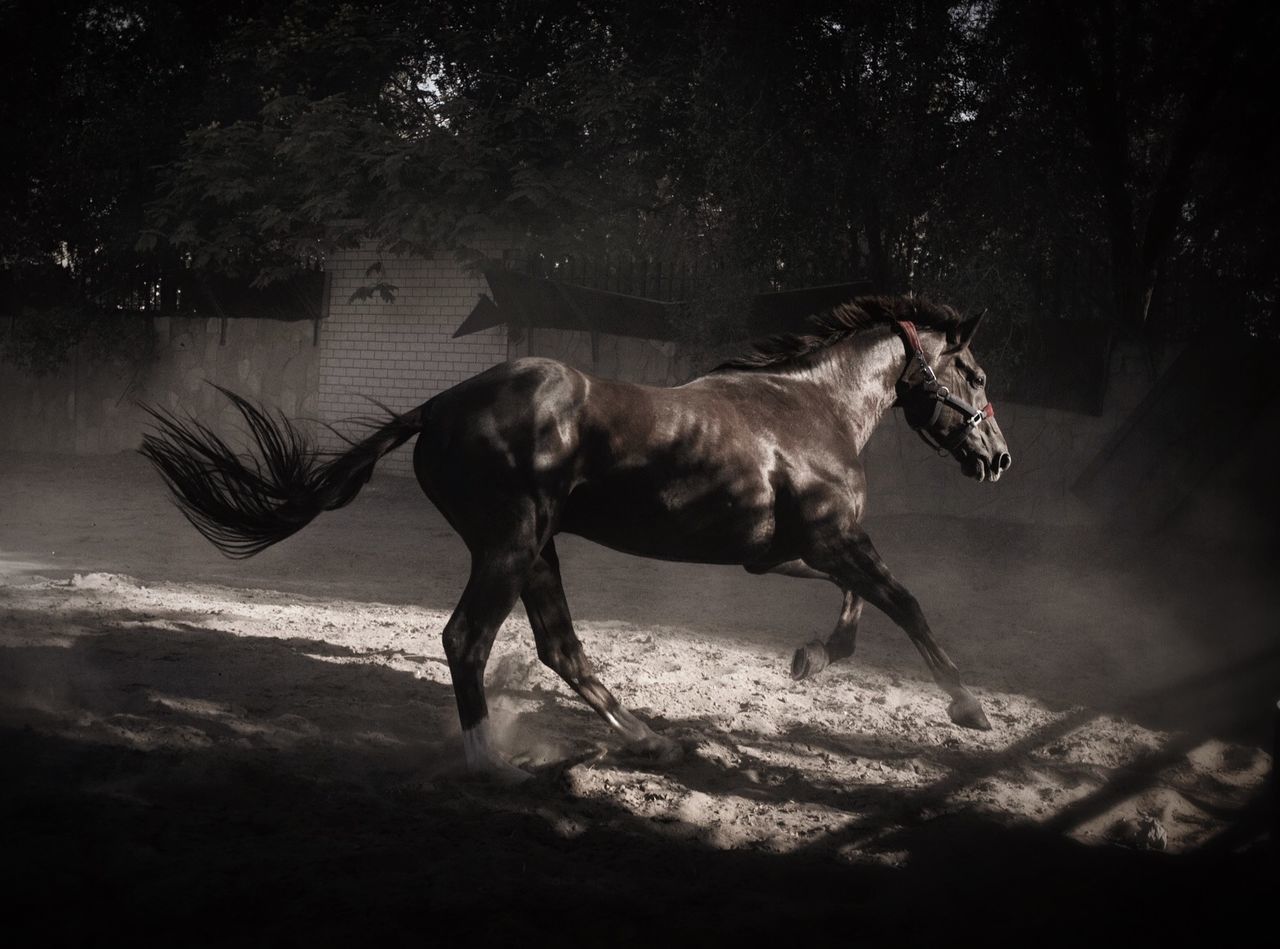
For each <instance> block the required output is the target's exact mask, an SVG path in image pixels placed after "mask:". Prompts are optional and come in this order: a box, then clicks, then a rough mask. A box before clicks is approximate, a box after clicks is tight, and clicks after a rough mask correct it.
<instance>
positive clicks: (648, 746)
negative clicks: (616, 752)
mask: <svg viewBox="0 0 1280 949" xmlns="http://www.w3.org/2000/svg"><path fill="white" fill-rule="evenodd" d="M623 752H624V753H625V754H626V755H627V756H628V757H631V758H640V759H642V760H644V761H649V762H652V763H653V764H661V765H667V764H676V763H677V762H679V761H680V760H681V759H683V758H684V748H682V747H681V746H680V743H679V742H677V741H672V740H671V739H670V738H664V737H663V736H662V735H658V734H652V735H647V736H645V737H644V738H637V739H636V740H635V741H629V742H627V743H626V744H625V745H624V746H623Z"/></svg>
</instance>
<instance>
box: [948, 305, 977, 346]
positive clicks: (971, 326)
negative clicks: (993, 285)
mask: <svg viewBox="0 0 1280 949" xmlns="http://www.w3.org/2000/svg"><path fill="white" fill-rule="evenodd" d="M986 315H987V311H986V310H982V311H981V312H979V313H978V315H977V316H971V317H969V318H968V319H966V320H961V321H960V322H959V323H957V324H956V325H955V326H953V327H952V328H951V329H949V330H947V349H946V352H948V353H958V352H960V350H962V349H964V348H965V347H967V346H968V345H969V343H970V342H971V341H972V340H973V334H974V333H976V332H978V324H980V323H981V322H982V318H983V317H984V316H986Z"/></svg>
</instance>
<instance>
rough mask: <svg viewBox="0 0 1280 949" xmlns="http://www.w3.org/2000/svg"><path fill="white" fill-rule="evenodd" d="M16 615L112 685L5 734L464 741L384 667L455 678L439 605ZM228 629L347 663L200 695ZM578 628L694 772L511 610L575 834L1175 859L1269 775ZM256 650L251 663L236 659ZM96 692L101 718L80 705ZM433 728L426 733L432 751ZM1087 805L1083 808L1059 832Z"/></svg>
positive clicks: (133, 607)
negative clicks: (202, 651) (596, 705)
mask: <svg viewBox="0 0 1280 949" xmlns="http://www.w3.org/2000/svg"><path fill="white" fill-rule="evenodd" d="M3 605H4V609H5V610H6V612H7V614H8V616H9V618H10V622H8V623H7V624H6V631H5V634H4V638H3V639H0V646H3V647H5V648H7V649H11V650H14V652H13V653H12V655H13V656H15V657H17V656H18V655H19V651H20V650H26V651H31V650H33V649H34V650H36V651H37V652H38V651H39V649H40V647H50V646H58V647H62V648H63V649H64V650H68V647H74V646H76V645H78V644H82V643H84V642H86V641H93V642H95V643H97V644H98V645H100V646H102V647H103V648H101V649H98V650H96V651H95V652H94V653H93V660H92V661H93V663H94V664H96V665H94V666H93V668H92V670H91V671H92V672H93V673H94V674H102V675H103V677H104V682H105V683H106V684H104V685H103V686H102V687H101V689H99V691H97V692H94V691H93V688H92V682H91V681H90V685H89V686H85V685H84V684H83V683H82V684H81V685H80V686H78V689H79V691H77V692H76V693H75V694H74V695H72V694H67V695H60V694H59V693H58V690H57V689H56V688H53V687H51V685H50V683H49V682H48V681H47V678H46V679H42V678H41V676H42V673H41V671H40V669H41V668H42V667H39V666H38V665H33V666H32V670H33V671H32V672H31V674H30V676H29V679H28V681H19V679H6V682H7V683H8V687H7V689H6V692H5V694H4V695H3V696H2V697H0V720H3V721H5V722H15V721H17V722H22V723H24V724H30V725H32V727H37V728H40V729H46V730H49V731H51V732H56V733H59V734H67V735H74V736H76V737H79V738H81V739H84V740H93V741H106V742H116V743H124V744H128V745H130V746H133V747H137V748H142V749H157V748H169V749H174V750H182V749H191V748H204V749H218V748H294V747H299V746H302V745H306V746H307V747H315V748H322V749H323V748H325V747H327V748H328V750H329V751H331V752H333V753H334V754H335V755H338V756H341V754H344V753H350V752H352V751H354V750H360V751H361V752H362V753H372V752H375V751H379V750H381V751H385V752H388V753H390V752H395V753H399V754H406V755H411V754H414V753H415V752H414V749H416V748H418V747H420V746H422V745H424V744H425V743H428V742H431V741H433V742H436V743H437V747H436V748H435V753H437V754H438V752H439V747H438V743H440V742H443V741H444V740H445V739H446V738H447V737H448V736H449V735H450V734H451V733H454V732H455V730H456V725H454V724H453V722H452V719H451V709H448V708H436V707H433V708H432V709H428V710H425V711H424V710H423V709H418V708H414V707H413V706H412V703H411V702H410V701H409V700H408V699H406V698H405V697H404V695H412V690H411V689H409V690H405V693H404V695H401V694H399V693H397V695H396V696H395V697H394V700H392V699H391V698H388V697H387V696H386V694H385V693H386V688H387V686H386V682H387V680H386V679H385V676H386V674H388V673H396V674H404V675H407V676H412V677H413V679H416V680H419V681H420V682H422V681H425V682H430V683H435V684H437V685H439V686H442V687H443V686H447V685H448V683H449V674H448V667H447V665H446V663H445V661H444V655H443V652H442V649H441V646H440V632H441V630H442V628H443V626H444V623H445V622H446V620H447V618H448V614H447V613H445V612H443V611H440V610H429V609H423V608H419V607H414V606H395V605H384V604H371V603H359V602H351V601H343V600H313V599H305V598H300V597H297V596H286V595H282V594H276V593H270V592H263V591H250V590H238V589H230V588H225V587H216V586H195V585H189V584H170V583H157V584H150V585H143V584H140V583H138V582H137V581H134V580H132V579H131V578H129V577H124V576H119V575H113V574H102V573H97V574H87V575H77V576H75V577H74V578H72V579H71V580H70V581H52V580H41V579H29V580H28V581H27V582H24V583H21V584H10V585H9V586H7V587H6V590H5V600H4V604H3ZM128 632H136V633H139V634H145V637H146V642H147V643H149V644H151V645H149V646H148V647H147V648H148V649H150V650H151V651H150V652H148V653H147V654H146V655H145V656H139V655H137V654H132V655H131V654H129V653H128V648H130V647H127V646H126V645H125V643H127V642H128V640H125V641H122V642H115V641H114V640H111V639H110V637H111V635H112V634H113V633H115V634H119V633H128ZM214 634H217V636H222V637H227V636H230V637H235V638H238V639H245V640H249V639H252V641H253V642H254V643H259V642H266V641H274V643H275V644H274V645H272V646H271V647H270V648H272V649H276V648H279V649H282V650H284V651H285V653H286V654H288V655H291V656H296V657H298V659H299V660H307V661H310V662H312V663H318V664H320V665H321V666H322V667H328V668H332V669H333V673H332V676H333V678H332V679H328V678H326V679H324V680H323V684H318V683H317V681H314V680H310V681H301V682H297V681H291V680H289V679H288V678H287V677H284V676H281V677H275V678H261V679H254V678H253V677H252V676H251V675H250V674H249V673H250V672H252V671H253V670H252V669H249V668H247V667H245V666H235V665H232V664H230V663H231V659H230V657H228V658H227V663H228V665H227V666H226V672H227V674H228V675H230V676H242V677H243V679H244V683H243V684H242V692H241V693H237V696H238V697H237V699H236V700H235V701H224V700H217V699H212V698H208V697H202V696H201V694H200V691H201V690H200V688H199V682H197V681H196V680H195V678H194V677H195V676H197V675H209V674H210V671H209V670H210V669H219V668H220V667H219V658H218V655H217V654H216V653H215V654H213V655H212V656H203V657H202V658H201V662H200V664H196V663H194V662H192V661H190V660H191V657H192V655H193V650H195V649H196V648H197V647H198V646H199V644H200V643H201V642H202V641H204V640H206V639H207V640H208V641H209V642H211V643H212V642H216V641H218V640H217V639H216V637H215V635H214ZM580 635H581V637H582V639H583V642H584V644H585V646H586V649H587V652H588V654H589V655H590V656H591V657H592V659H593V661H594V662H595V665H596V666H597V669H598V671H599V674H600V676H601V678H602V679H603V680H604V681H605V682H606V683H608V684H609V685H610V686H611V687H612V688H614V690H615V691H616V692H617V694H618V696H619V698H620V699H621V700H622V701H623V702H624V703H625V704H627V705H629V706H631V707H632V708H634V709H636V710H637V711H638V712H639V713H640V714H642V715H645V716H647V717H650V718H652V719H655V720H656V723H657V724H658V726H659V727H660V728H662V729H663V730H664V731H665V732H666V733H667V734H669V735H671V736H673V737H675V738H676V739H677V740H679V741H680V742H681V743H682V744H683V745H684V746H685V749H686V760H685V761H684V762H682V763H681V764H679V765H676V766H673V767H670V768H667V769H664V770H661V771H659V770H650V769H646V768H645V767H644V766H643V765H642V764H638V763H636V762H634V761H629V760H626V759H625V758H623V757H621V756H620V755H619V754H618V749H617V742H616V741H615V740H614V738H613V737H612V735H611V734H610V733H609V732H608V730H607V729H606V728H605V727H604V725H603V724H602V723H600V722H598V721H597V720H596V719H595V718H593V717H591V716H590V715H589V714H587V713H586V712H585V711H584V706H582V705H581V703H580V702H579V701H578V700H577V699H576V698H575V697H574V696H573V695H572V694H571V693H569V691H568V689H567V688H566V687H565V686H564V685H563V684H562V683H561V682H560V681H559V680H558V679H557V678H556V677H555V676H554V675H553V674H552V673H550V672H549V671H548V670H547V669H546V668H545V667H543V666H542V665H541V664H540V663H539V662H538V661H537V659H536V656H535V651H534V647H533V642H532V637H531V634H530V632H529V629H528V625H527V623H526V621H525V619H524V617H523V615H518V616H516V617H513V618H511V619H509V620H508V621H507V623H506V625H505V626H504V628H503V631H502V633H501V634H500V636H499V639H498V643H497V645H496V646H495V649H494V652H493V655H492V658H491V660H490V665H489V686H490V690H491V693H492V703H491V705H492V712H493V720H494V733H495V736H496V739H497V741H498V742H499V744H500V746H502V747H503V749H504V751H505V752H506V753H507V754H508V755H510V756H511V757H512V758H513V759H514V760H516V761H517V762H519V763H521V764H523V765H525V766H527V767H530V768H534V769H538V768H544V769H545V768H550V767H554V766H555V765H556V764H557V762H565V761H570V760H578V759H580V763H577V764H572V765H571V766H566V767H565V769H564V773H563V787H564V789H565V791H564V793H565V795H566V797H565V803H564V806H563V807H562V808H558V809H555V810H554V813H553V812H550V811H549V812H548V817H547V819H548V822H549V823H550V824H551V826H553V827H554V828H556V829H557V830H558V831H559V832H560V833H562V834H563V835H565V836H567V837H572V836H575V835H577V834H580V833H582V832H583V829H584V821H589V820H590V818H589V817H587V816H584V814H583V812H575V811H574V806H575V804H574V802H577V803H578V804H580V805H584V806H585V805H589V804H591V803H592V802H597V803H601V802H605V803H608V804H609V805H610V807H611V808H613V809H615V810H617V809H620V810H621V811H622V812H625V813H627V814H629V815H631V816H632V817H634V818H639V819H641V820H644V821H646V822H648V823H649V824H651V825H652V826H653V828H654V829H655V832H656V833H659V834H663V835H669V836H674V837H680V838H691V839H696V840H699V841H702V842H704V843H706V844H708V845H710V846H713V847H718V848H754V849H762V850H767V851H773V852H789V851H795V850H799V849H804V848H824V847H825V848H829V849H831V850H832V851H833V852H836V853H838V854H840V855H842V856H844V857H845V858H847V859H850V860H854V861H872V862H879V863H887V864H889V865H898V864H901V863H902V862H904V861H906V860H907V859H909V855H904V854H903V853H902V852H900V851H899V850H895V849H893V846H892V845H891V844H890V843H889V842H888V841H889V840H890V838H891V836H892V833H893V832H894V831H895V830H896V829H898V828H900V827H902V826H904V825H909V824H915V823H919V822H920V821H924V820H928V819H930V818H935V817H939V816H943V815H948V814H956V813H961V812H963V813H974V812H976V813H980V814H982V815H985V816H987V817H992V818H995V819H997V820H1001V821H1007V822H1010V823H1018V822H1027V823H1038V824H1042V825H1044V826H1046V827H1054V828H1056V829H1059V830H1060V831H1061V832H1062V833H1066V834H1071V835H1074V836H1076V837H1077V838H1078V839H1082V840H1088V841H1091V842H1096V843H1127V844H1129V845H1135V838H1134V837H1133V836H1132V834H1131V833H1129V832H1130V831H1132V830H1133V828H1136V827H1139V826H1147V825H1146V824H1144V823H1143V822H1144V821H1145V822H1147V823H1148V824H1150V822H1152V821H1155V822H1158V826H1159V829H1160V834H1161V835H1162V839H1161V841H1160V844H1159V845H1160V846H1162V847H1164V848H1167V849H1168V850H1170V851H1178V850H1185V849H1188V848H1193V847H1196V846H1198V845H1199V844H1201V843H1203V842H1205V841H1206V840H1209V839H1210V838H1212V837H1213V836H1214V835H1215V834H1216V833H1218V832H1219V831H1221V829H1222V828H1223V826H1224V818H1223V817H1222V816H1221V815H1223V814H1224V813H1230V811H1231V809H1232V808H1236V807H1239V806H1240V805H1241V804H1242V802H1244V801H1245V800H1247V799H1248V798H1249V797H1250V796H1251V795H1253V794H1255V793H1257V791H1258V790H1259V788H1260V787H1261V786H1262V783H1263V782H1264V780H1265V777H1266V774H1267V773H1268V771H1269V769H1270V766H1271V762H1270V758H1269V757H1268V756H1267V755H1266V754H1265V753H1264V752H1262V751H1261V750H1258V749H1253V748H1246V747H1242V746H1238V745H1231V744H1227V743H1224V742H1218V741H1213V742H1188V741H1186V739H1185V737H1184V736H1178V735H1171V734H1166V733H1162V732H1157V731H1153V730H1150V729H1146V728H1142V727H1140V726H1138V725H1135V724H1133V723H1131V722H1128V721H1125V720H1124V719H1122V718H1117V717H1115V716H1110V715H1107V716H1104V715H1099V714H1095V713H1093V712H1091V711H1089V710H1087V709H1080V708H1076V709H1068V710H1065V711H1064V710H1057V711H1054V710H1051V709H1049V708H1047V707H1046V706H1045V705H1043V704H1042V703H1040V702H1038V701H1036V700H1035V699H1032V698H1029V697H1027V696H1022V695H1017V694H1012V693H1002V692H991V691H982V690H977V691H978V694H979V696H980V698H981V699H982V701H983V702H984V704H985V706H986V708H987V710H988V712H989V714H990V717H991V719H992V722H993V725H994V727H993V729H992V730H991V731H990V732H986V733H977V732H969V731H964V730H961V729H957V728H955V727H954V726H952V725H951V723H950V722H949V721H948V720H947V717H946V713H945V701H944V699H943V697H942V695H941V694H940V693H939V692H938V691H937V690H936V688H935V687H934V686H933V684H932V683H931V682H928V681H926V680H924V679H923V678H912V677H906V676H901V675H896V674H893V673H890V672H885V671H882V670H877V669H872V668H864V667H860V666H859V665H858V664H857V663H856V662H853V663H851V664H848V665H844V666H838V667H833V668H832V669H830V670H828V671H827V672H825V673H823V675H821V676H820V677H818V678H816V679H814V680H810V681H805V682H799V683H797V682H793V681H792V680H791V679H790V677H789V675H788V668H789V666H788V658H789V657H787V656H783V655H778V654H776V653H774V652H771V651H769V650H768V649H766V648H764V647H762V646H760V645H758V644H752V643H747V642H734V641H729V640H726V639H724V638H716V639H715V640H714V641H711V640H707V639H705V638H703V637H700V636H699V635H698V634H697V633H696V632H695V631H691V630H685V629H678V628H672V627H652V628H645V629H641V628H638V627H635V626H631V625H628V624H622V623H612V622H594V623H593V622H587V623H582V624H580ZM133 648H136V649H140V648H142V647H140V646H139V647H133ZM68 651H70V650H68ZM24 655H25V653H24ZM143 659H145V660H146V662H145V663H143V662H142V660H143ZM31 661H32V662H34V659H32V660H31ZM41 661H44V660H43V659H42V660H41ZM252 661H253V659H252V654H249V656H248V658H246V657H245V656H241V657H239V658H238V659H237V660H236V662H240V663H245V662H250V663H251V662H252ZM130 662H132V663H134V664H135V665H136V666H138V667H139V668H143V670H144V672H146V670H147V669H151V668H153V666H154V668H156V669H160V668H161V666H163V667H164V668H163V670H162V671H163V675H162V676H161V674H160V673H159V672H157V673H156V674H155V675H154V676H153V675H151V674H150V673H147V675H148V679H146V680H144V681H139V682H127V683H114V680H112V679H111V676H110V671H111V667H112V665H113V664H123V663H130ZM186 662H190V668H191V671H186V667H185V666H184V663H186ZM148 664H153V665H148ZM51 668H58V667H56V666H54V667H51ZM197 669H200V670H203V672H196V671H195V670H197ZM81 671H83V670H81ZM85 674H86V675H88V673H85ZM138 674H139V675H142V674H143V673H138ZM324 675H326V676H328V675H329V673H325V674H324ZM155 678H163V680H164V681H163V685H159V684H157V683H156V682H154V681H151V680H152V679H155ZM405 681H409V680H405ZM321 688H323V689H324V690H325V691H324V692H323V694H320V693H318V691H317V690H319V689H321ZM185 690H189V691H191V693H192V694H186V691H185ZM440 691H442V690H437V692H440ZM86 696H88V698H86ZM90 699H92V705H93V707H85V705H86V703H88V702H89V700H90ZM339 715H342V716H349V717H350V716H353V717H355V721H354V724H351V723H349V726H350V727H349V728H348V729H347V730H346V731H345V732H344V733H343V738H342V740H341V741H338V740H337V739H336V738H334V737H333V733H332V730H331V728H330V727H329V726H328V725H327V724H326V723H327V722H328V721H330V720H332V719H333V717H334V716H339ZM427 729H434V731H432V732H430V734H431V736H432V737H431V738H430V739H428V738H425V737H424V735H425V734H426V731H425V730H427ZM1179 742H1185V743H1186V748H1185V749H1182V746H1181V745H1180V744H1179ZM1170 749H1173V753H1170ZM1160 755H1165V756H1166V757H1167V758H1168V759H1169V760H1167V761H1164V760H1162V761H1161V763H1160V767H1159V768H1158V770H1157V771H1156V772H1154V773H1152V774H1150V775H1148V776H1147V779H1146V780H1144V781H1143V782H1141V783H1140V784H1139V785H1138V786H1136V787H1135V790H1134V791H1133V792H1132V793H1126V794H1123V795H1120V796H1118V797H1117V799H1116V800H1114V801H1109V800H1108V801H1106V802H1105V803H1104V804H1100V805H1098V806H1093V807H1091V806H1089V805H1090V804H1091V802H1094V801H1097V800H1100V797H1099V796H1100V795H1102V794H1104V793H1105V792H1106V791H1107V789H1108V788H1109V787H1111V786H1112V785H1113V784H1114V782H1115V780H1116V778H1117V776H1119V775H1124V774H1127V773H1128V770H1130V769H1132V768H1133V767H1134V766H1135V765H1136V764H1141V763H1143V762H1149V761H1151V760H1152V759H1153V757H1154V758H1159V756H1160ZM575 756H576V757H575ZM327 760H329V759H328V758H326V761H327ZM513 806H516V805H513ZM1077 811H1079V813H1080V814H1081V817H1080V819H1078V820H1074V819H1072V820H1067V819H1066V818H1068V817H1070V816H1071V815H1072V814H1075V813H1076V812H1077ZM1126 834H1129V835H1128V836H1126ZM882 842H883V843H882Z"/></svg>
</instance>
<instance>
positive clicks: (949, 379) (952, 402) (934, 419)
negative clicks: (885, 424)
mask: <svg viewBox="0 0 1280 949" xmlns="http://www.w3.org/2000/svg"><path fill="white" fill-rule="evenodd" d="M981 322H982V314H981V313H979V314H978V315H977V316H975V317H971V318H970V319H967V320H962V321H961V322H959V323H957V324H956V325H955V326H954V327H952V328H951V329H949V330H948V331H947V336H946V342H945V344H944V346H943V348H942V351H941V352H940V353H939V355H938V357H937V363H936V366H935V367H934V373H935V374H936V381H935V382H932V383H930V382H928V381H927V379H923V378H919V377H918V378H916V379H915V380H913V382H912V383H911V385H910V387H909V388H908V389H907V390H905V392H904V394H903V395H902V396H901V398H900V402H901V404H902V405H903V407H904V408H905V409H906V413H907V421H908V423H909V424H910V425H911V427H912V428H914V429H916V431H918V432H920V433H921V435H922V436H924V437H925V440H926V441H928V442H930V443H931V444H933V445H934V447H936V448H938V450H939V451H940V452H945V453H950V454H951V456H952V457H954V458H955V459H956V460H957V461H959V462H960V466H961V469H962V470H963V471H964V473H965V474H966V475H968V476H969V477H971V478H974V479H976V480H978V481H998V480H999V479H1000V475H1001V474H1003V473H1004V472H1005V471H1006V470H1007V469H1008V468H1009V466H1010V465H1011V464H1012V463H1013V459H1012V457H1010V455H1009V445H1008V443H1007V442H1006V441H1005V440H1004V433H1003V432H1001V431H1000V425H999V423H998V422H996V418H995V408H994V407H993V406H992V405H991V402H990V400H989V399H988V398H987V374H986V372H985V371H983V368H982V366H981V365H979V363H978V359H977V357H976V356H975V355H974V352H973V347H972V346H971V343H972V342H973V336H974V334H975V333H976V332H977V329H978V325H979V324H980V323H981Z"/></svg>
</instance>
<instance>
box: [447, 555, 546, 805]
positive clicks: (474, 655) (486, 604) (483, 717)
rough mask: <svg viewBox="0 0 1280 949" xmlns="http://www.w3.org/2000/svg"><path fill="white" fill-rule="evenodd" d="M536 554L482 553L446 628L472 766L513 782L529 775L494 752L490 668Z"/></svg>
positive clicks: (464, 739) (466, 750) (465, 746)
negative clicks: (500, 630)
mask: <svg viewBox="0 0 1280 949" xmlns="http://www.w3.org/2000/svg"><path fill="white" fill-rule="evenodd" d="M532 557H533V554H532V553H531V552H526V551H525V550H522V549H517V550H513V551H509V552H507V553H504V554H497V553H495V554H490V555H482V554H479V553H477V554H476V555H475V556H474V557H473V559H472V564H471V577H470V578H469V579H468V580H467V587H466V589H465V590H464V591H463V594H462V599H461V601H459V603H458V606H457V608H456V609H455V610H454V611H453V615H452V616H451V617H449V622H448V623H446V624H445V627H444V651H445V656H446V657H447V658H448V660H449V674H450V676H451V677H452V679H453V694H454V698H455V699H456V700H457V703H458V718H459V720H460V722H461V724H462V747H463V751H464V753H465V754H466V761H467V769H468V770H469V771H477V772H485V773H489V774H492V775H494V776H495V777H499V778H502V779H503V780H509V781H520V780H524V779H526V778H528V777H529V775H528V774H527V773H525V772H524V771H522V770H521V769H519V768H517V767H515V766H514V765H512V764H510V763H508V762H507V761H505V760H504V759H503V758H502V757H501V756H500V755H499V754H498V753H497V752H496V751H494V750H493V747H492V745H491V742H490V737H489V706H488V703H487V702H486V701H485V696H484V667H485V664H486V663H487V662H488V660H489V651H490V649H492V648H493V640H494V638H495V637H496V636H497V633H498V627H499V626H501V625H502V622H503V620H505V619H506V618H507V614H509V613H510V612H511V608H512V607H513V606H515V603H516V599H517V598H518V597H519V595H520V587H521V586H522V585H523V584H524V582H525V577H526V576H527V575H528V571H529V564H530V562H531V560H532Z"/></svg>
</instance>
